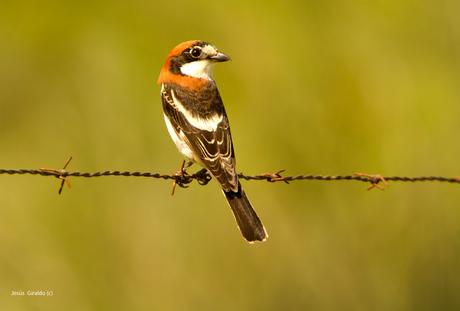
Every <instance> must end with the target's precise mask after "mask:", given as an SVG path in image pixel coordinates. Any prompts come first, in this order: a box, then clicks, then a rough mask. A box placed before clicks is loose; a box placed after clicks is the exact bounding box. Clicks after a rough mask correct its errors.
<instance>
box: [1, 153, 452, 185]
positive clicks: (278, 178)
mask: <svg viewBox="0 0 460 311" xmlns="http://www.w3.org/2000/svg"><path fill="white" fill-rule="evenodd" d="M71 159H72V158H71V157H70V158H69V159H68V160H67V161H66V164H65V165H64V167H63V168H62V169H49V168H40V169H0V175H1V174H8V175H40V176H54V177H56V178H58V179H60V180H61V183H60V187H59V194H60V193H61V191H62V188H63V186H64V184H67V185H68V186H69V187H70V182H69V177H85V178H92V177H102V176H124V177H128V176H129V177H146V178H157V179H165V180H168V179H169V180H173V181H174V183H175V184H177V185H179V186H180V187H183V188H186V187H187V186H188V185H189V184H190V183H192V182H193V181H194V180H196V181H197V182H198V183H199V184H200V185H206V184H208V183H209V181H210V180H211V179H212V177H211V175H210V174H209V172H208V171H207V170H206V169H202V170H200V171H198V172H196V173H193V174H188V173H185V174H184V173H175V174H160V173H153V172H139V171H109V170H107V171H97V172H72V171H67V170H66V168H67V166H68V165H69V163H70V160H71ZM283 172H284V170H281V171H278V172H276V173H262V174H257V175H245V174H243V173H239V174H238V177H239V178H240V179H244V180H262V181H268V182H272V183H273V182H284V183H290V182H293V181H299V180H317V181H339V180H347V181H350V180H354V181H360V182H365V183H369V184H370V186H369V188H368V189H373V188H379V189H381V190H382V189H384V187H385V186H386V185H387V184H388V182H389V181H399V182H445V183H456V184H460V177H444V176H415V177H408V176H382V175H379V174H375V175H373V174H365V173H354V174H351V175H291V176H283V175H282V173H283Z"/></svg>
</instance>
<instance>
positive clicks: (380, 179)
mask: <svg viewBox="0 0 460 311" xmlns="http://www.w3.org/2000/svg"><path fill="white" fill-rule="evenodd" d="M282 172H283V171H278V172H276V173H262V174H256V175H245V174H243V173H239V174H238V177H239V178H240V179H244V180H248V181H250V180H256V181H261V180H262V181H268V182H285V183H289V182H292V181H300V180H317V181H339V180H354V181H360V182H367V183H371V185H377V184H379V183H386V182H388V181H398V182H446V183H456V184H460V177H445V176H414V177H409V176H381V175H371V174H359V173H357V174H351V175H292V176H283V175H281V174H282ZM2 174H8V175H40V176H55V177H57V178H59V179H65V178H67V177H85V178H93V177H102V176H124V177H147V178H156V179H165V180H168V179H169V180H174V181H176V182H177V184H178V185H179V186H185V185H187V184H190V183H191V182H192V181H193V180H196V181H197V182H198V183H199V184H200V185H206V184H207V183H208V182H209V181H210V180H211V178H212V177H211V175H210V174H209V173H208V172H207V171H206V170H201V171H198V172H196V173H194V174H177V173H176V174H160V173H154V172H139V171H117V170H115V171H109V170H107V171H97V172H72V171H66V170H65V169H0V175H2Z"/></svg>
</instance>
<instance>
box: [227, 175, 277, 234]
mask: <svg viewBox="0 0 460 311" xmlns="http://www.w3.org/2000/svg"><path fill="white" fill-rule="evenodd" d="M224 194H225V197H226V198H227V201H228V203H229V204H230V207H231V208H232V212H233V215H235V219H236V222H237V223H238V227H239V228H240V231H241V233H242V234H243V236H244V238H245V239H246V240H247V241H248V242H250V243H251V242H255V241H265V240H266V239H267V238H268V234H267V232H266V231H265V228H264V225H262V222H261V221H260V219H259V217H258V216H257V214H256V212H255V211H254V209H253V208H252V206H251V203H249V200H248V198H247V197H246V194H245V193H244V191H243V189H242V188H241V185H240V184H239V185H238V192H232V191H229V192H224Z"/></svg>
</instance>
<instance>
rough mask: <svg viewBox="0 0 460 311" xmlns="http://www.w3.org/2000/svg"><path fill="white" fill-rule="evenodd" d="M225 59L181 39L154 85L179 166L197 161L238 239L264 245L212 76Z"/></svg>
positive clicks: (263, 232)
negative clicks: (217, 187) (228, 212)
mask: <svg viewBox="0 0 460 311" xmlns="http://www.w3.org/2000/svg"><path fill="white" fill-rule="evenodd" d="M229 60H230V57H229V56H228V55H226V54H224V53H222V52H220V51H219V50H218V49H217V48H216V47H215V46H214V45H212V44H211V43H208V42H205V41H201V40H190V41H185V42H182V43H180V44H178V45H177V46H176V47H174V48H173V49H172V50H171V51H170V52H169V54H168V56H167V58H166V61H165V63H164V65H163V66H162V68H161V71H160V75H159V77H158V80H157V84H158V85H159V86H160V87H161V102H162V106H163V114H164V120H165V123H166V128H167V130H168V132H169V135H170V136H171V138H172V140H173V141H174V143H175V145H176V147H177V149H178V150H179V151H180V153H181V154H182V155H183V156H184V157H185V158H186V159H187V161H188V162H187V165H186V167H185V168H187V167H189V166H190V165H192V164H193V163H197V164H198V165H201V166H202V167H204V168H205V169H207V170H208V171H209V172H210V174H211V175H212V176H213V177H214V179H215V180H217V182H218V183H219V185H220V187H221V188H222V192H223V193H224V196H225V198H226V199H227V201H228V204H229V205H230V208H231V210H232V212H233V215H234V216H235V219H236V222H237V225H238V227H239V229H240V231H241V233H242V235H243V237H244V238H245V239H246V240H247V241H248V242H249V243H253V242H257V241H265V240H266V239H267V237H268V234H267V231H266V230H265V227H264V226H263V224H262V222H261V221H260V219H259V217H258V216H257V213H256V212H255V210H254V209H253V207H252V205H251V203H250V202H249V199H248V197H247V196H246V193H245V192H244V190H243V188H242V186H241V183H240V181H239V179H238V175H237V171H236V160H235V152H234V149H233V141H232V136H231V133H230V124H229V120H228V117H227V114H226V112H225V107H224V104H223V102H222V99H221V96H220V93H219V90H218V88H217V85H216V82H215V80H214V79H213V75H212V69H213V65H214V64H215V63H219V62H226V61H229ZM184 163H185V162H183V163H182V168H181V170H182V172H184V171H183V169H184Z"/></svg>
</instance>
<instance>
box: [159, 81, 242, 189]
mask: <svg viewBox="0 0 460 311" xmlns="http://www.w3.org/2000/svg"><path fill="white" fill-rule="evenodd" d="M172 92H174V90H172V89H171V88H169V87H163V90H162V102H163V110H164V113H165V115H166V116H167V117H168V118H169V121H170V122H171V124H172V126H173V128H174V130H175V131H176V134H177V135H178V136H179V137H180V138H182V139H183V140H184V141H185V142H186V144H187V145H188V146H189V148H190V149H191V150H192V151H193V153H194V155H195V157H196V159H197V160H199V162H200V164H202V165H203V166H204V167H205V168H206V169H208V170H209V171H210V173H211V174H212V175H213V176H214V177H215V178H216V179H217V180H218V181H219V183H220V184H221V186H222V189H223V190H224V191H226V192H228V191H234V192H237V191H238V177H237V174H236V169H235V164H236V162H235V157H234V151H233V143H232V137H231V133H230V126H229V122H228V118H227V115H226V113H225V109H223V104H222V102H221V100H220V96H219V97H218V100H219V101H220V105H222V106H221V107H220V108H222V109H218V111H219V110H220V114H219V117H220V116H221V120H220V122H216V124H215V129H214V128H213V129H204V128H203V127H201V128H200V127H197V126H196V122H193V120H190V118H193V119H194V120H197V119H199V118H201V119H203V120H207V119H209V118H210V116H211V112H207V113H206V114H205V113H203V114H202V115H199V114H197V113H196V111H195V109H194V110H190V105H191V104H190V103H187V102H186V99H185V98H184V97H181V98H180V101H179V102H177V101H178V100H177V98H176V97H175V96H174V95H173V93H172ZM175 100H176V101H175ZM200 108H203V105H202V106H201V107H200ZM185 109H187V111H188V112H185ZM219 119H220V118H219Z"/></svg>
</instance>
